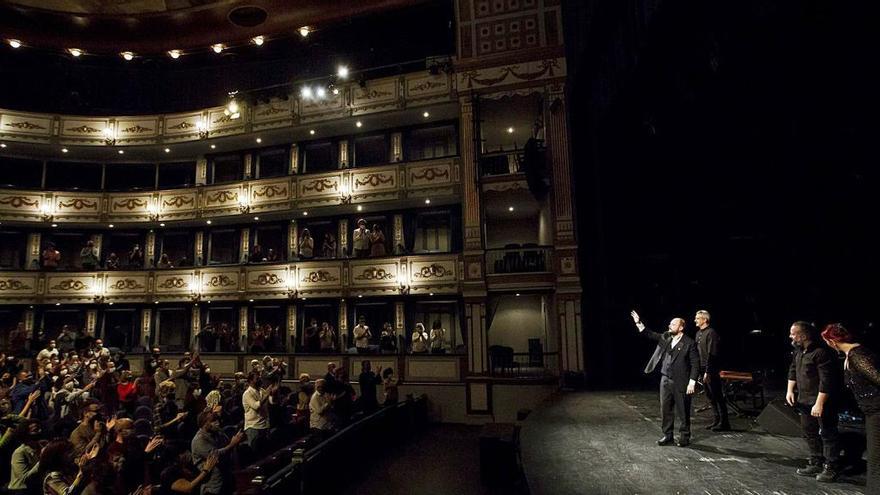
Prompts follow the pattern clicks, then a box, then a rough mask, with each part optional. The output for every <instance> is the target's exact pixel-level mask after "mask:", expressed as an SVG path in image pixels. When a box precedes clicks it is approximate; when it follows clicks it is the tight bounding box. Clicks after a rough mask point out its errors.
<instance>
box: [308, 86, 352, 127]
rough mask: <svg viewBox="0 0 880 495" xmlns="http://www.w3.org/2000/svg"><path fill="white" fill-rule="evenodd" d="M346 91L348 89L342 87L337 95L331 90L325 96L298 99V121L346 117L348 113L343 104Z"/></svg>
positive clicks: (346, 107)
mask: <svg viewBox="0 0 880 495" xmlns="http://www.w3.org/2000/svg"><path fill="white" fill-rule="evenodd" d="M347 93H348V90H347V89H343V90H341V91H340V92H339V94H338V95H334V94H333V93H332V92H331V93H329V94H328V95H327V97H325V98H308V99H300V100H299V108H300V111H299V115H300V122H302V123H308V122H313V121H319V120H331V119H336V118H343V117H347V116H348V115H349V109H348V106H347V105H346V104H345V102H346V96H347Z"/></svg>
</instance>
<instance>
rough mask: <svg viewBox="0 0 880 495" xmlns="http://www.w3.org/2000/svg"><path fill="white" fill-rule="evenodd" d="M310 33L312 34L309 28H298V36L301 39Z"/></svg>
mask: <svg viewBox="0 0 880 495" xmlns="http://www.w3.org/2000/svg"><path fill="white" fill-rule="evenodd" d="M311 32H312V27H311V26H303V27H301V28H299V35H300V36H302V37H303V38H305V37H306V36H308V35H309V33H311Z"/></svg>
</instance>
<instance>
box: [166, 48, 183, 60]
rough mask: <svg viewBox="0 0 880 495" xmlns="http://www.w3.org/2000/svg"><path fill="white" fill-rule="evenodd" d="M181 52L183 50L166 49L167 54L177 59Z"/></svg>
mask: <svg viewBox="0 0 880 495" xmlns="http://www.w3.org/2000/svg"><path fill="white" fill-rule="evenodd" d="M182 54H183V52H181V51H180V50H168V56H169V57H171V58H173V59H174V60H177V59H179V58H180V56H181V55H182Z"/></svg>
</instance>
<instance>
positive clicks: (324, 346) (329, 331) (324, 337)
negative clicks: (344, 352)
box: [319, 321, 336, 352]
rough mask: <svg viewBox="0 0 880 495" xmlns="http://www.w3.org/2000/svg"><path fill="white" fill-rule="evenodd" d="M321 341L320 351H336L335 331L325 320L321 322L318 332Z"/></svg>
mask: <svg viewBox="0 0 880 495" xmlns="http://www.w3.org/2000/svg"><path fill="white" fill-rule="evenodd" d="M319 338H320V342H321V352H335V351H336V331H335V330H334V329H333V327H332V326H330V324H329V323H327V322H326V321H325V322H323V323H321V333H320V334H319Z"/></svg>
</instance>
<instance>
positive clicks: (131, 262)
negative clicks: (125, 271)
mask: <svg viewBox="0 0 880 495" xmlns="http://www.w3.org/2000/svg"><path fill="white" fill-rule="evenodd" d="M143 266H144V252H143V251H141V247H140V246H139V245H137V244H135V245H134V246H132V247H131V251H129V252H128V267H129V268H143Z"/></svg>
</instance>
